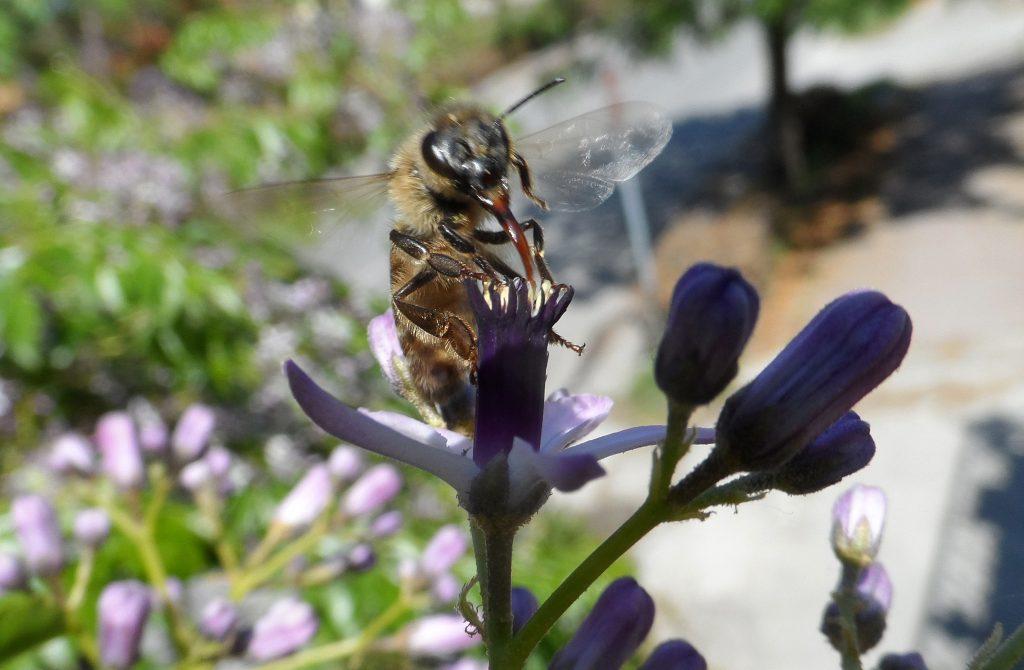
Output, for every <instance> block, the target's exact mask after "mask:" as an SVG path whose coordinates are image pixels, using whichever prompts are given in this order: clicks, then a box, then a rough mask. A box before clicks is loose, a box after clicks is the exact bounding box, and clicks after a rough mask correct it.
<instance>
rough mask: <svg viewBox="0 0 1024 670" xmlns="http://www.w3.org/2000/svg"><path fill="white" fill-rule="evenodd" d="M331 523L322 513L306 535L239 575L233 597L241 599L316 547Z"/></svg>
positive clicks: (232, 592)
mask: <svg viewBox="0 0 1024 670" xmlns="http://www.w3.org/2000/svg"><path fill="white" fill-rule="evenodd" d="M329 525H330V519H329V515H326V514H325V515H321V517H320V518H319V519H317V521H316V523H314V524H313V525H312V526H311V527H310V529H309V530H308V531H306V533H305V534H304V535H301V536H300V537H298V538H297V539H296V540H295V541H294V542H291V543H289V544H288V546H286V547H285V548H284V549H281V550H280V551H279V552H277V553H276V554H274V555H273V556H271V557H270V558H268V559H267V561H266V562H265V563H263V564H262V565H255V566H253V567H252V568H251V569H250V570H249V571H247V572H243V573H242V574H241V575H239V577H238V580H237V581H236V582H235V583H234V585H233V586H232V588H231V596H232V598H233V599H234V600H236V601H237V600H241V599H242V598H243V597H245V595H246V594H247V593H249V592H250V591H251V590H253V589H255V588H259V587H260V586H262V585H263V584H264V583H265V582H266V581H268V580H270V579H272V578H273V577H274V575H276V574H277V573H278V572H280V571H281V570H283V569H284V568H285V567H287V566H288V564H289V563H291V562H292V561H293V560H295V559H296V558H298V557H299V556H302V555H303V554H305V553H306V552H308V551H310V550H312V549H313V548H314V547H316V545H317V543H318V542H319V541H320V539H321V538H322V537H323V535H324V533H325V532H327V528H328V526H329Z"/></svg>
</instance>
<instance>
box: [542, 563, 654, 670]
mask: <svg viewBox="0 0 1024 670" xmlns="http://www.w3.org/2000/svg"><path fill="white" fill-rule="evenodd" d="M653 623H654V600H652V599H651V596H650V595H648V593H647V591H644V590H643V588H641V586H640V585H639V584H637V583H636V580H635V579H633V578H632V577H622V578H620V579H616V580H615V581H614V582H612V583H611V584H610V585H609V586H608V588H606V589H605V590H604V592H603V593H602V594H601V597H600V598H598V599H597V603H596V604H595V605H594V608H593V609H592V610H590V614H588V615H587V618H586V619H584V620H583V623H582V624H580V627H579V629H577V631H576V634H575V635H573V637H572V639H571V640H569V644H567V645H565V646H564V647H563V648H562V649H561V650H560V651H559V652H558V653H557V654H555V657H554V658H553V659H552V660H551V665H550V666H548V670H587V669H589V668H602V669H605V668H606V669H607V670H616V669H617V668H621V667H622V665H623V664H624V663H625V662H626V661H627V660H629V658H630V657H631V656H632V655H633V653H634V652H635V651H636V650H637V649H638V648H639V647H640V644H641V643H642V642H643V641H644V638H645V637H647V633H648V632H649V631H650V630H651V625H652V624H653Z"/></svg>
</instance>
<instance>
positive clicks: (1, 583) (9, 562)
mask: <svg viewBox="0 0 1024 670" xmlns="http://www.w3.org/2000/svg"><path fill="white" fill-rule="evenodd" d="M26 580H27V577H26V575H25V568H24V567H23V566H22V565H21V561H19V560H18V557H17V556H14V555H12V554H0V596H3V595H4V594H5V593H7V592H9V591H18V590H20V589H22V588H24V587H25V584H26Z"/></svg>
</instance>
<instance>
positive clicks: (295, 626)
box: [246, 599, 319, 661]
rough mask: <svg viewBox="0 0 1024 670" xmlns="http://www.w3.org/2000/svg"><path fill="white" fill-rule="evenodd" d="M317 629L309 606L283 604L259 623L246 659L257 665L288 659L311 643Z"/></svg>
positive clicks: (295, 601) (253, 632)
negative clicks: (257, 663)
mask: <svg viewBox="0 0 1024 670" xmlns="http://www.w3.org/2000/svg"><path fill="white" fill-rule="evenodd" d="M318 627H319V622H318V621H317V618H316V614H315V613H314V612H313V608H312V607H311V606H310V605H309V604H308V603H304V602H302V601H301V600H295V599H288V600H280V601H278V602H277V603H275V604H274V605H273V606H272V607H271V608H270V609H269V610H267V613H266V614H264V615H263V616H261V617H260V618H259V619H257V620H256V624H255V625H254V626H253V629H252V637H251V638H250V640H249V644H248V646H247V647H246V655H247V656H248V657H249V658H251V659H252V660H255V661H269V660H272V659H275V658H280V657H282V656H287V655H288V654H291V653H293V652H295V651H296V650H298V649H299V648H301V647H303V646H305V645H306V644H307V643H309V641H310V640H312V639H313V636H314V635H316V631H317V628H318Z"/></svg>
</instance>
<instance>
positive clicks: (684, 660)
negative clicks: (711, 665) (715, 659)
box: [640, 640, 708, 670]
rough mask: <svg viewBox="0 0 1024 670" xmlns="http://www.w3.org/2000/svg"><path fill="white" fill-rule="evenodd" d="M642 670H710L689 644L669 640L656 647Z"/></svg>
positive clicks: (641, 667) (642, 666)
mask: <svg viewBox="0 0 1024 670" xmlns="http://www.w3.org/2000/svg"><path fill="white" fill-rule="evenodd" d="M640 670H708V664H707V662H706V661H705V660H704V657H703V656H701V655H700V653H699V652H698V651H697V650H696V649H694V648H693V645H691V644H690V643H689V642H685V641H683V640H668V641H667V642H662V643H661V644H659V645H658V646H657V647H655V649H654V651H652V652H651V655H650V656H648V657H647V660H646V661H644V664H643V665H641V666H640Z"/></svg>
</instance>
